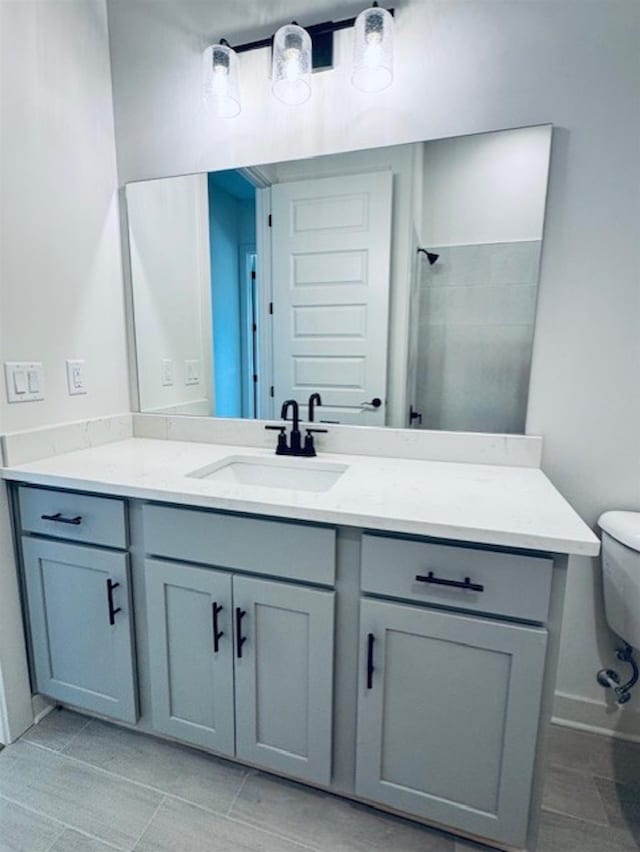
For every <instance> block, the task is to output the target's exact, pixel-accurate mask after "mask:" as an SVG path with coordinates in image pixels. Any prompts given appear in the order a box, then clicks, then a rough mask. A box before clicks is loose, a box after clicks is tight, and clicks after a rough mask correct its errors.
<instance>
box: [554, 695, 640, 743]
mask: <svg viewBox="0 0 640 852" xmlns="http://www.w3.org/2000/svg"><path fill="white" fill-rule="evenodd" d="M639 688H640V685H639ZM551 721H552V722H553V723H554V724H555V725H562V726H564V727H566V728H576V729H577V730H579V731H589V732H590V733H593V734H603V735H604V736H607V737H614V738H616V739H620V740H630V741H631V742H640V712H638V711H637V710H634V709H633V708H631V707H628V706H627V707H620V706H618V705H617V704H615V703H611V704H608V703H607V702H605V701H594V700H593V699H591V698H584V697H582V696H579V695H568V694H567V693H564V692H556V696H555V701H554V706H553V717H552V719H551Z"/></svg>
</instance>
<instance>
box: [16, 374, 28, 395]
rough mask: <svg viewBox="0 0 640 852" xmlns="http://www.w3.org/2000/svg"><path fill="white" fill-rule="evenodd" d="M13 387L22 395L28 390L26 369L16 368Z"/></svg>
mask: <svg viewBox="0 0 640 852" xmlns="http://www.w3.org/2000/svg"><path fill="white" fill-rule="evenodd" d="M13 389H14V391H15V392H16V393H17V394H20V396H22V395H23V394H25V393H26V392H27V373H26V371H25V370H20V369H18V370H14V372H13Z"/></svg>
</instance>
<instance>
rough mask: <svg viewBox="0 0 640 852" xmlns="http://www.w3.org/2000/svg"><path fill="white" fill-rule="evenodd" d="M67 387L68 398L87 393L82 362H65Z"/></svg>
mask: <svg viewBox="0 0 640 852" xmlns="http://www.w3.org/2000/svg"><path fill="white" fill-rule="evenodd" d="M67 386H68V388H69V395H70V396H76V395H77V394H81V393H86V392H87V386H86V382H85V371H84V361H79V360H73V361H67Z"/></svg>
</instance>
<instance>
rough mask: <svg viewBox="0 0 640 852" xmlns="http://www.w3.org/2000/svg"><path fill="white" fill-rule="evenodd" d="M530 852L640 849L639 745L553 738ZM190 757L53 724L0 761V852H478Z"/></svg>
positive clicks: (133, 737) (571, 734)
mask: <svg viewBox="0 0 640 852" xmlns="http://www.w3.org/2000/svg"><path fill="white" fill-rule="evenodd" d="M544 807H545V810H544V815H543V821H542V832H541V837H540V844H539V847H538V852H631V850H637V849H640V745H631V744H629V743H623V742H620V741H612V740H608V739H605V738H602V737H597V736H592V735H590V734H582V733H578V732H575V731H569V730H567V729H563V728H557V727H554V728H553V730H552V736H551V747H550V766H549V770H548V774H547V783H546V791H545V801H544ZM482 848H483V847H480V846H476V845H474V844H469V843H464V842H461V841H456V840H455V839H454V838H452V837H451V836H448V835H446V834H442V833H440V832H437V831H432V830H430V829H427V828H423V827H421V826H418V825H416V824H414V823H411V822H408V821H405V820H401V819H396V818H394V817H390V816H385V815H384V814H380V813H378V812H376V811H374V810H372V809H370V808H366V807H363V806H360V805H354V804H351V803H349V802H346V801H343V800H341V799H338V798H335V797H333V796H330V795H327V794H325V793H321V792H316V791H312V790H309V789H307V788H304V787H301V786H299V785H297V784H293V783H290V782H287V781H281V780H278V779H277V778H274V777H273V776H269V775H265V774H263V773H261V772H256V771H245V770H244V769H243V768H242V767H239V766H236V765H234V764H232V763H228V762H226V761H224V760H219V759H216V758H213V757H210V756H208V755H203V754H202V753H200V752H197V751H193V750H191V749H188V748H184V747H181V746H176V745H173V744H170V743H165V742H162V741H160V740H156V739H153V738H152V737H148V736H144V735H142V734H137V733H132V732H130V731H126V730H124V729H122V728H118V727H116V726H113V725H109V724H106V723H104V722H99V721H97V720H89V719H87V718H85V717H83V716H79V715H76V714H75V713H70V712H68V711H66V710H61V711H57V710H56V711H54V712H53V713H51V714H50V715H49V716H47V717H46V718H45V719H44V720H43V722H41V723H40V725H37V726H36V727H34V728H32V729H31V730H30V731H28V732H27V734H25V736H24V737H23V738H22V739H21V740H20V741H19V742H18V743H16V744H14V745H12V746H9V747H8V748H5V749H4V750H3V751H2V752H0V852H17V850H20V852H108V850H113V849H117V850H127V852H132V850H135V852H295V850H305V849H306V850H316V852H319V850H321V851H322V852H387V850H393V852H472V850H476V852H479V850H481V849H482Z"/></svg>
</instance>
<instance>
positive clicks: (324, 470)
mask: <svg viewBox="0 0 640 852" xmlns="http://www.w3.org/2000/svg"><path fill="white" fill-rule="evenodd" d="M345 470H347V465H344V464H332V463H329V462H322V461H317V460H316V459H304V458H303V459H301V458H288V457H284V458H282V457H274V458H256V457H255V456H228V457H227V458H224V459H221V460H220V461H219V462H215V464H211V465H208V466H207V467H202V468H200V469H199V470H194V471H192V472H191V473H189V474H187V476H193V477H195V478H196V479H211V480H214V481H216V482H226V483H229V484H233V485H245V486H247V487H255V486H260V487H263V488H284V489H287V490H289V491H291V490H293V491H316V492H320V491H328V490H329V489H330V488H331V486H332V485H335V483H336V482H337V481H338V480H339V479H340V477H341V476H342V474H343V473H344V472H345Z"/></svg>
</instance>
